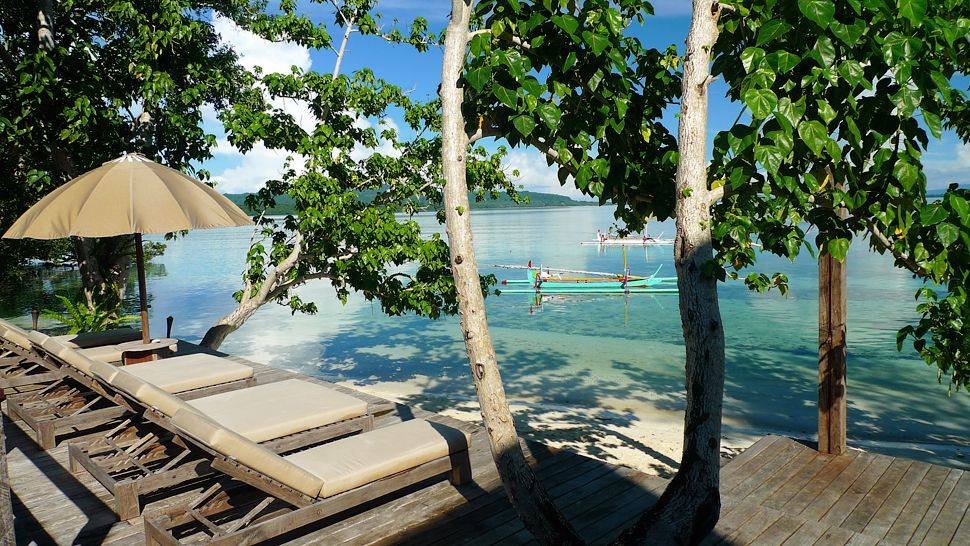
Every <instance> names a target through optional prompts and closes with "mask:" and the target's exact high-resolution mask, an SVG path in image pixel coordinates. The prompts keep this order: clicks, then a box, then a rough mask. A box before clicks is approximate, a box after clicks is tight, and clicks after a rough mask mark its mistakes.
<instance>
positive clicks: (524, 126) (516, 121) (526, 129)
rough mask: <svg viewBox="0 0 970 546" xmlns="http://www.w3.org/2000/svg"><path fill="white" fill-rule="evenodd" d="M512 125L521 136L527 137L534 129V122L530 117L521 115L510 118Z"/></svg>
mask: <svg viewBox="0 0 970 546" xmlns="http://www.w3.org/2000/svg"><path fill="white" fill-rule="evenodd" d="M512 125H514V126H515V129H516V130H517V131H518V132H519V133H520V134H521V135H522V136H523V137H527V136H529V135H530V134H531V133H532V130H533V129H535V128H536V122H535V120H534V119H532V117H531V116H526V115H521V116H515V117H514V118H512Z"/></svg>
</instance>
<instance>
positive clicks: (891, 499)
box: [861, 461, 930, 538]
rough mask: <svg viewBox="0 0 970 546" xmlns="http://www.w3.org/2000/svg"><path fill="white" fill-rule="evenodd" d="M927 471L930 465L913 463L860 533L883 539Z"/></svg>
mask: <svg viewBox="0 0 970 546" xmlns="http://www.w3.org/2000/svg"><path fill="white" fill-rule="evenodd" d="M929 470H930V465H929V464H927V463H923V462H918V461H917V462H915V463H913V464H912V466H910V467H909V470H907V471H906V475H904V476H903V478H902V479H901V480H899V484H897V485H896V488H895V489H893V492H892V493H890V494H889V496H888V497H887V498H886V501H885V502H883V503H882V506H880V507H879V509H878V510H876V513H875V514H873V515H872V519H870V520H869V523H868V524H867V525H866V526H865V527H864V528H863V529H862V531H861V532H862V533H865V534H867V535H869V536H874V537H876V538H883V537H885V536H886V533H888V532H889V528H890V527H892V526H893V523H895V522H896V518H897V517H899V514H900V512H901V511H902V509H903V507H904V506H906V504H907V503H908V502H909V500H910V498H912V496H913V493H914V492H915V491H916V488H917V486H918V485H919V484H920V482H922V481H923V478H924V477H926V474H927V472H929Z"/></svg>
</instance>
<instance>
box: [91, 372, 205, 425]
mask: <svg viewBox="0 0 970 546" xmlns="http://www.w3.org/2000/svg"><path fill="white" fill-rule="evenodd" d="M109 383H110V384H111V386H112V387H114V388H116V389H119V390H121V391H124V392H126V393H128V394H129V395H130V396H131V397H133V398H134V399H135V400H138V401H139V402H141V403H143V404H145V405H146V406H150V407H152V408H155V409H157V410H158V411H160V412H162V413H164V414H165V415H167V416H169V417H173V416H174V415H175V414H176V413H177V412H178V411H179V410H180V409H186V410H188V411H192V407H191V406H189V405H188V404H186V403H185V402H184V401H182V400H181V399H179V398H177V397H175V396H172V395H171V394H169V393H167V392H165V391H163V390H162V389H160V388H158V387H156V386H155V385H151V384H149V383H146V382H145V381H142V380H141V379H139V378H138V377H136V376H134V375H132V374H130V373H128V372H126V371H125V369H124V368H119V369H118V370H117V373H115V374H114V377H112V378H111V381H110V382H109Z"/></svg>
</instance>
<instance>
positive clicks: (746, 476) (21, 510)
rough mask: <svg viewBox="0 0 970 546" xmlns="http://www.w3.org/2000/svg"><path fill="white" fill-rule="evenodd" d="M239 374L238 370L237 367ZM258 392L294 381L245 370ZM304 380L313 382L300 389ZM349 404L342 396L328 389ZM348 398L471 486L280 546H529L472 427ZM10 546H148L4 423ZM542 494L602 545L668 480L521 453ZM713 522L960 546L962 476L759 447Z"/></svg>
mask: <svg viewBox="0 0 970 546" xmlns="http://www.w3.org/2000/svg"><path fill="white" fill-rule="evenodd" d="M236 360H240V361H242V360H241V359H236ZM243 362H246V363H247V364H249V365H252V366H253V367H254V368H256V373H257V379H258V382H259V383H268V382H273V381H279V380H282V379H287V378H292V377H294V376H295V374H293V373H290V372H286V371H283V370H278V369H275V368H270V367H267V366H263V365H259V364H254V363H251V362H248V361H243ZM302 378H303V379H307V380H311V381H316V380H315V379H310V378H306V377H302ZM336 388H339V389H341V390H345V391H348V392H349V389H345V388H344V387H336ZM353 394H354V395H355V396H358V397H360V398H363V399H365V400H367V401H368V402H369V403H370V404H371V405H372V406H378V405H382V404H383V405H384V406H385V407H386V410H387V412H386V413H385V414H384V415H383V416H381V417H380V418H379V419H378V422H377V426H378V427H380V426H386V425H389V424H391V423H394V422H397V421H400V420H406V419H411V418H414V417H420V418H423V419H429V420H434V421H439V422H443V423H446V424H448V425H450V426H456V427H459V428H464V429H466V430H469V431H471V432H472V433H473V434H472V445H471V450H470V452H471V461H472V467H473V481H472V483H469V484H467V485H464V486H461V487H459V488H455V487H452V486H451V485H450V484H448V483H447V482H446V481H438V482H435V483H432V484H418V485H417V486H414V487H412V488H411V489H409V490H407V491H405V492H403V493H398V494H396V495H393V496H391V497H390V498H387V499H378V500H376V501H375V502H373V503H372V504H370V505H365V506H362V507H359V508H358V509H356V510H355V511H352V512H349V513H343V514H340V515H338V516H335V517H333V518H331V519H329V520H325V521H322V522H319V523H318V524H316V525H314V526H311V527H305V528H301V529H299V530H298V531H296V532H293V533H291V534H290V535H286V536H284V537H281V538H280V539H278V540H275V541H274V543H276V544H309V543H321V544H323V543H325V544H389V543H407V544H448V545H451V544H483V545H484V544H527V543H533V542H534V541H533V540H532V537H531V535H529V533H528V532H527V531H525V529H524V528H523V526H522V524H521V522H520V521H519V519H518V518H517V517H516V515H515V513H514V511H513V510H512V508H511V506H510V504H509V502H508V500H507V499H506V497H505V493H504V491H503V489H502V486H501V483H500V482H499V479H498V475H497V472H496V471H495V467H494V464H493V463H492V461H491V455H490V453H489V449H488V442H487V438H486V437H485V434H484V432H483V431H482V430H481V429H480V428H478V427H475V426H474V425H470V424H468V423H462V422H458V421H455V420H454V419H450V418H448V417H444V416H441V415H437V414H432V413H428V412H425V411H422V410H418V409H414V408H411V407H409V406H404V405H390V404H389V403H388V402H386V401H383V400H381V399H379V398H375V397H372V396H369V395H366V394H363V393H359V392H355V391H354V392H353ZM6 430H7V452H8V465H9V471H10V476H11V488H12V493H13V501H14V512H15V531H16V536H17V543H18V544H30V543H36V544H137V543H143V541H144V538H143V535H142V532H143V524H142V521H141V519H140V518H139V519H136V520H133V521H132V522H131V523H127V522H118V521H117V519H116V518H115V516H114V513H113V512H112V511H111V508H110V506H109V504H108V502H109V496H108V494H107V492H106V491H105V490H104V489H103V488H102V487H101V486H100V485H99V484H98V483H97V482H95V481H94V480H93V479H92V478H91V477H90V476H88V475H87V474H86V473H84V472H83V471H82V472H81V473H79V474H77V475H73V474H71V473H70V472H69V471H68V469H67V447H66V443H62V444H61V445H60V446H58V447H56V448H54V449H52V450H49V451H46V452H45V451H41V450H39V449H38V448H37V445H36V444H35V443H34V442H33V440H32V439H31V438H30V436H28V435H27V434H25V433H24V431H23V429H22V428H21V427H20V426H18V424H17V423H12V422H10V421H7V422H6ZM524 445H525V448H526V451H527V453H528V455H529V457H530V460H531V461H532V462H533V463H534V465H535V466H536V468H537V471H538V474H539V476H540V479H541V480H542V482H543V483H544V484H545V485H546V487H547V488H548V489H549V490H550V493H551V494H552V496H553V498H554V499H555V501H556V502H557V504H559V506H560V507H561V508H562V509H563V511H564V512H565V514H566V516H567V517H568V518H569V519H570V521H572V522H573V524H574V526H575V527H576V528H577V530H578V531H579V532H580V534H581V535H582V536H583V538H584V539H586V540H587V541H588V542H590V543H594V544H605V543H609V542H611V541H612V540H613V539H615V538H616V536H617V535H618V534H619V532H620V531H621V530H622V529H623V528H625V527H626V526H627V525H629V524H630V523H632V521H633V520H634V519H635V518H636V517H637V516H638V515H639V514H640V513H642V512H643V511H644V510H645V509H647V508H648V507H650V506H651V505H652V504H653V503H654V502H656V499H657V497H658V496H659V494H660V493H661V492H662V491H663V488H664V487H665V486H666V483H667V480H664V479H662V478H659V477H656V476H650V475H646V474H643V473H640V472H638V471H635V470H632V469H629V468H625V467H618V466H614V465H610V464H607V463H604V462H602V461H598V460H595V459H590V458H587V457H584V456H581V455H577V454H574V453H570V452H567V451H559V450H555V449H552V448H549V447H547V446H544V445H542V444H538V443H532V442H526V443H525V444H524ZM201 489H202V486H201V485H200V484H190V485H188V486H186V487H184V488H183V490H181V491H167V492H165V493H166V494H164V495H158V496H156V497H154V498H151V499H149V502H148V504H147V505H146V506H145V512H146V513H147V514H149V515H151V514H152V513H153V512H156V511H158V510H164V509H166V508H169V507H172V506H175V505H178V504H180V503H184V502H185V501H186V499H188V498H189V497H191V496H193V495H194V494H196V492H197V491H199V490H201ZM722 503H723V509H722V514H721V518H720V521H719V523H718V525H717V528H716V529H715V531H714V533H712V535H711V536H710V537H709V538H708V540H707V541H706V542H707V543H710V544H716V543H728V544H789V545H794V544H840V545H841V544H847V543H851V544H876V543H879V542H880V541H884V543H887V544H907V543H909V544H949V543H953V544H968V543H970V516H968V515H967V507H968V505H970V474H967V473H965V472H964V471H961V470H957V469H950V468H945V467H940V466H934V465H929V464H926V463H921V462H914V461H910V460H906V459H896V458H892V457H887V456H883V455H876V454H871V453H864V452H860V451H850V453H849V454H847V455H844V456H839V457H835V456H826V455H820V454H818V453H817V452H816V451H814V450H813V449H811V448H810V447H808V446H805V445H802V444H800V443H797V442H795V441H793V440H790V439H787V438H780V437H775V436H768V437H765V438H763V439H761V440H760V441H758V442H757V443H756V444H755V445H753V446H752V447H751V448H749V449H748V450H746V451H745V452H743V453H742V454H741V455H739V456H738V457H736V458H735V459H733V460H731V461H730V462H728V463H727V464H726V465H725V467H724V469H723V471H722Z"/></svg>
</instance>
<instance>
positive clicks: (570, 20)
mask: <svg viewBox="0 0 970 546" xmlns="http://www.w3.org/2000/svg"><path fill="white" fill-rule="evenodd" d="M551 20H552V23H553V24H554V25H556V26H557V27H559V28H561V29H563V30H565V31H566V34H569V35H570V36H572V35H574V34H575V33H576V29H578V28H579V19H576V18H575V17H573V16H572V15H554V16H552V17H551Z"/></svg>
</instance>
